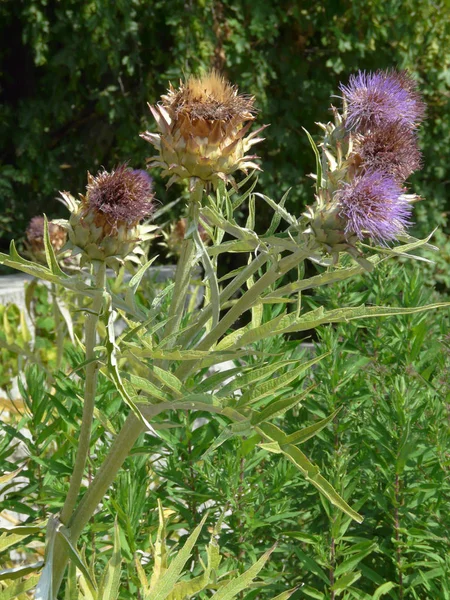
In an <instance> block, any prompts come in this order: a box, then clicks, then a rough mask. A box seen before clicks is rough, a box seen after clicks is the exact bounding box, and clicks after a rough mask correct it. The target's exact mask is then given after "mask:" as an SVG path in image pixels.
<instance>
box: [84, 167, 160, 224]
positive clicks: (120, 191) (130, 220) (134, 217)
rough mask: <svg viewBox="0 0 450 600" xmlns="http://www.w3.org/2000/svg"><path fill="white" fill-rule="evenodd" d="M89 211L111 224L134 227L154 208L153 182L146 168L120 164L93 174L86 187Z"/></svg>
mask: <svg viewBox="0 0 450 600" xmlns="http://www.w3.org/2000/svg"><path fill="white" fill-rule="evenodd" d="M86 198H87V201H88V210H93V211H95V213H97V214H98V216H99V217H101V218H104V219H106V221H108V222H109V223H110V225H112V226H117V225H118V224H119V223H125V224H127V225H128V226H133V225H134V224H136V223H138V222H139V221H141V220H142V219H144V218H145V217H148V216H149V215H150V213H151V212H152V210H153V181H152V178H151V177H150V175H148V173H147V172H146V171H142V170H133V169H130V168H129V167H127V166H126V165H120V166H119V167H117V168H116V169H115V170H113V171H111V172H110V173H108V171H101V172H99V173H97V175H96V176H95V177H90V180H89V183H88V186H87V195H86Z"/></svg>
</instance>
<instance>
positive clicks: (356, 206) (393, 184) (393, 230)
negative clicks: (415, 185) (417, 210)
mask: <svg viewBox="0 0 450 600" xmlns="http://www.w3.org/2000/svg"><path fill="white" fill-rule="evenodd" d="M402 193H403V189H402V187H401V186H400V185H399V183H398V182H397V181H396V180H395V178H394V177H392V176H391V175H388V174H386V173H384V172H382V171H372V172H368V173H365V174H364V175H361V176H357V177H355V178H354V179H353V181H352V182H351V183H344V184H343V187H342V188H341V189H340V190H338V191H337V192H336V199H337V200H338V202H339V204H340V206H341V211H340V214H339V216H340V217H341V218H343V219H345V220H346V222H347V223H346V226H345V234H346V235H347V236H350V235H356V236H357V237H358V238H359V239H360V240H362V239H363V238H365V237H370V238H372V239H373V240H375V241H376V242H378V243H381V244H383V243H385V242H387V241H390V240H393V239H395V238H396V237H397V236H398V234H400V233H402V232H403V231H404V229H405V227H407V226H408V225H410V216H411V206H410V204H409V203H408V202H407V201H406V200H405V199H403V198H402Z"/></svg>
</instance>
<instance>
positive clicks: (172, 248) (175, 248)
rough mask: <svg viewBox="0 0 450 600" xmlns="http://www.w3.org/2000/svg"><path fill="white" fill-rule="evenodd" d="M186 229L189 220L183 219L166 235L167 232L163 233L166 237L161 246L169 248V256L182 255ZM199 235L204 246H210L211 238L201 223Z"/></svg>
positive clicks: (173, 225) (174, 224)
mask: <svg viewBox="0 0 450 600" xmlns="http://www.w3.org/2000/svg"><path fill="white" fill-rule="evenodd" d="M186 228H187V219H185V218H182V219H180V220H179V221H177V222H176V223H173V224H172V225H171V226H170V229H169V232H168V233H166V232H165V231H163V232H162V234H163V236H164V242H163V243H161V244H160V245H161V246H165V247H166V248H167V250H168V253H167V255H168V256H179V255H180V253H181V248H182V245H183V240H184V237H185V235H186ZM198 233H199V235H200V238H201V240H202V241H203V243H204V244H208V243H209V242H210V237H209V236H208V234H207V233H206V231H205V228H204V227H203V226H202V225H201V224H200V223H199V224H198Z"/></svg>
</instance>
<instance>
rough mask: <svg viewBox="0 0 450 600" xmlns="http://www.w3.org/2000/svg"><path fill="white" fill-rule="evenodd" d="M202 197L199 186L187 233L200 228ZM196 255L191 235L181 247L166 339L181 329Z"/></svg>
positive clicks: (192, 199) (189, 217) (195, 190)
mask: <svg viewBox="0 0 450 600" xmlns="http://www.w3.org/2000/svg"><path fill="white" fill-rule="evenodd" d="M202 195H203V188H202V187H200V186H197V187H196V188H195V189H194V191H193V192H192V193H191V197H190V199H189V212H188V217H187V226H186V231H187V232H188V231H189V229H190V227H191V226H192V225H194V226H195V227H198V222H199V209H200V203H201V199H202ZM194 255H195V243H194V239H193V237H192V235H189V237H188V238H185V239H184V240H183V244H182V247H181V253H180V259H179V261H178V264H177V270H176V273H175V287H174V290H173V296H172V302H171V304H170V309H169V320H168V322H167V325H166V327H165V329H164V337H169V336H170V335H171V334H172V333H174V332H175V331H176V330H177V329H178V328H179V326H180V323H181V319H182V318H183V314H184V308H185V304H186V296H187V294H188V291H189V284H190V281H191V274H192V266H193V260H194ZM172 345H173V343H172ZM169 347H170V344H169Z"/></svg>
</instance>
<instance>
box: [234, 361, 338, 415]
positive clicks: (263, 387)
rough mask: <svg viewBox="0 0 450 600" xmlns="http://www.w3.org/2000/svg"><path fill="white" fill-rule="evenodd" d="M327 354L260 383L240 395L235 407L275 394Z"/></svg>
mask: <svg viewBox="0 0 450 600" xmlns="http://www.w3.org/2000/svg"><path fill="white" fill-rule="evenodd" d="M328 354H329V353H325V354H322V355H320V356H316V357H315V358H313V359H312V360H309V361H307V362H305V363H302V364H301V365H299V366H298V367H296V368H294V369H291V370H290V371H287V372H286V373H283V375H280V376H278V377H276V378H274V379H270V380H269V381H265V382H263V383H260V384H258V385H256V386H255V387H254V389H253V390H250V391H248V392H246V393H245V394H243V395H242V397H241V398H240V399H239V401H238V404H237V406H246V405H247V404H254V403H255V402H258V401H259V400H262V399H263V398H266V397H267V396H270V395H272V394H275V393H276V392H277V391H278V390H279V389H281V388H283V387H286V386H287V385H289V384H290V383H292V382H293V381H295V380H296V379H297V378H298V377H299V376H300V375H301V374H302V373H304V372H305V371H306V370H308V369H309V368H310V367H312V366H313V365H315V364H317V363H318V362H320V361H321V360H323V359H324V358H325V357H326V356H328Z"/></svg>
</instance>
